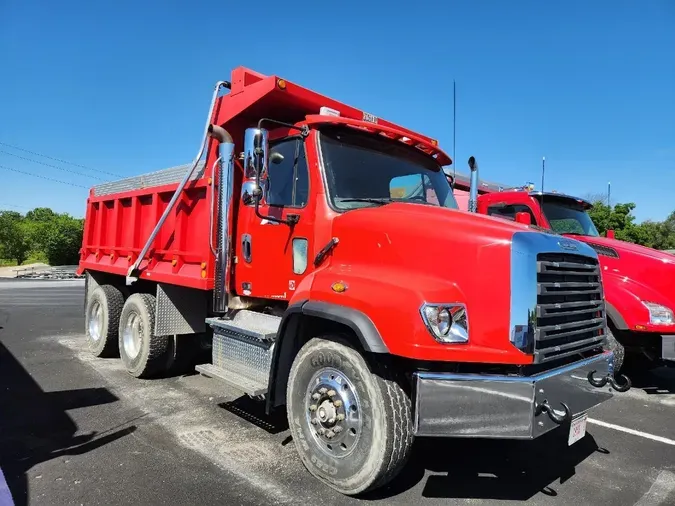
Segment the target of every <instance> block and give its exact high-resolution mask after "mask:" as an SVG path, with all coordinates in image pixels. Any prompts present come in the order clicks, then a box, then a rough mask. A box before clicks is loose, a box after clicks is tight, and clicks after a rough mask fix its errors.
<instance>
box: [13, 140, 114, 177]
mask: <svg viewBox="0 0 675 506" xmlns="http://www.w3.org/2000/svg"><path fill="white" fill-rule="evenodd" d="M0 145H3V146H7V147H9V148H13V149H18V150H19V151H23V152H24V153H30V154H31V155H35V156H41V157H43V158H48V159H50V160H54V161H55V162H60V163H65V164H67V165H72V166H74V167H80V168H81V169H87V170H94V171H96V172H100V173H101V174H107V175H109V176H113V177H122V176H120V175H119V174H114V173H113V172H107V171H105V170H101V169H94V168H92V167H87V166H86V165H80V164H79V163H74V162H69V161H68V160H62V159H61V158H55V157H53V156H49V155H43V154H42V153H37V152H36V151H31V150H29V149H25V148H20V147H19V146H15V145H13V144H8V143H6V142H2V141H0Z"/></svg>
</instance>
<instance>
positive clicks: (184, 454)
mask: <svg viewBox="0 0 675 506" xmlns="http://www.w3.org/2000/svg"><path fill="white" fill-rule="evenodd" d="M83 292H84V284H83V282H82V281H80V280H76V281H15V280H0V470H1V472H0V505H2V506H4V503H3V502H2V497H3V480H2V476H3V475H4V480H5V481H6V483H7V485H8V488H9V491H10V493H11V495H12V498H13V501H14V503H15V504H16V505H24V504H30V505H43V504H45V505H53V506H58V505H126V504H143V505H149V506H154V505H163V504H180V505H210V504H214V505H215V504H228V505H237V504H242V505H247V504H306V503H315V504H326V505H338V504H339V505H341V506H342V505H345V504H357V503H358V504H361V503H362V504H367V503H378V504H380V503H381V504H392V505H403V504H416V505H441V504H442V505H448V504H510V503H526V504H534V505H546V504H557V505H560V504H576V505H585V504H594V505H610V504H611V505H612V506H622V505H639V506H647V505H669V504H675V423H674V422H675V416H674V415H675V370H666V369H660V370H656V371H653V372H651V373H648V374H644V375H641V376H638V377H634V378H633V379H634V382H635V385H636V386H635V387H634V388H633V389H632V390H631V391H629V392H628V393H627V394H624V395H617V396H615V398H614V399H612V400H611V401H609V402H608V403H605V404H604V405H602V406H599V407H598V408H596V409H595V410H593V411H592V412H591V415H590V419H589V424H588V433H587V435H586V437H585V438H584V439H582V440H581V441H579V442H578V443H575V444H574V445H572V446H571V447H568V446H567V434H556V433H552V434H548V435H546V436H545V437H543V438H540V439H538V440H535V441H531V442H515V441H488V440H437V439H432V440H426V439H420V440H418V441H417V444H416V446H415V450H414V453H413V457H412V460H411V462H410V463H409V465H408V466H407V468H406V470H405V471H404V473H403V474H402V475H400V477H399V478H398V479H396V481H395V482H394V483H393V484H392V485H391V486H390V487H388V488H387V489H385V490H381V491H378V492H377V494H374V495H370V496H367V497H365V498H362V499H360V500H357V499H353V498H346V497H343V496H340V495H339V494H337V493H335V492H333V491H332V490H331V489H329V488H327V487H325V486H323V485H322V484H320V483H319V482H317V481H316V480H315V479H314V478H312V477H311V476H310V475H309V474H308V473H307V471H306V470H305V469H304V467H303V466H302V464H301V463H300V460H299V458H298V457H297V456H296V453H295V449H294V447H293V444H292V441H291V440H290V436H289V432H288V427H287V424H286V423H285V420H284V416H283V414H281V415H277V416H275V417H271V418H270V417H266V416H265V415H264V413H263V409H262V406H261V404H260V403H257V402H255V401H252V400H250V399H248V398H247V397H245V396H244V397H242V396H241V394H240V393H239V392H236V391H234V390H231V389H229V388H227V387H225V386H224V385H223V384H222V383H219V382H218V381H217V380H212V379H207V378H204V377H201V376H199V375H197V374H193V373H192V374H191V373H186V374H182V375H179V376H174V377H169V378H162V379H157V380H146V381H144V380H137V379H134V378H132V377H130V376H129V375H128V374H127V373H126V372H125V371H124V370H123V369H122V367H121V364H120V362H119V360H118V359H106V360H103V359H96V358H93V357H91V356H90V355H89V354H88V353H87V352H86V349H85V342H84V336H83V327H84V324H83V314H82V313H83ZM5 491H6V489H5ZM6 495H7V494H6V492H5V497H6Z"/></svg>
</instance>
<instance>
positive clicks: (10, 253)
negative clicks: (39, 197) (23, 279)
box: [0, 211, 31, 265]
mask: <svg viewBox="0 0 675 506" xmlns="http://www.w3.org/2000/svg"><path fill="white" fill-rule="evenodd" d="M30 249H31V241H30V233H29V226H28V224H27V223H26V220H25V218H24V217H23V216H21V214H19V213H17V212H15V211H0V257H2V258H7V259H11V260H16V262H17V264H19V265H21V264H22V263H23V262H24V261H25V260H26V258H27V257H28V253H29V251H30Z"/></svg>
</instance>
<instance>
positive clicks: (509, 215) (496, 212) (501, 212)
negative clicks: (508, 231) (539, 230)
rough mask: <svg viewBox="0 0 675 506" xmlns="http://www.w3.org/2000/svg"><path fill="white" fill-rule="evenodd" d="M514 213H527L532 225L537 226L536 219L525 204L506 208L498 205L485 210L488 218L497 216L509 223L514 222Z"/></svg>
mask: <svg viewBox="0 0 675 506" xmlns="http://www.w3.org/2000/svg"><path fill="white" fill-rule="evenodd" d="M516 213H528V214H529V215H530V220H532V221H531V222H532V224H533V225H536V224H537V219H536V218H535V217H534V214H532V209H530V208H529V206H526V205H525V204H511V205H507V206H505V205H503V204H498V205H494V206H490V207H488V210H487V214H488V216H497V217H499V218H505V219H507V220H511V221H516Z"/></svg>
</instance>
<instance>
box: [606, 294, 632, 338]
mask: <svg viewBox="0 0 675 506" xmlns="http://www.w3.org/2000/svg"><path fill="white" fill-rule="evenodd" d="M605 311H606V312H607V318H608V319H610V320H612V323H614V325H615V326H616V328H617V329H619V330H627V329H628V325H627V324H626V320H624V319H623V316H621V313H619V311H618V310H617V309H616V308H615V307H614V306H612V305H611V304H610V303H609V301H608V300H607V299H605Z"/></svg>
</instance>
